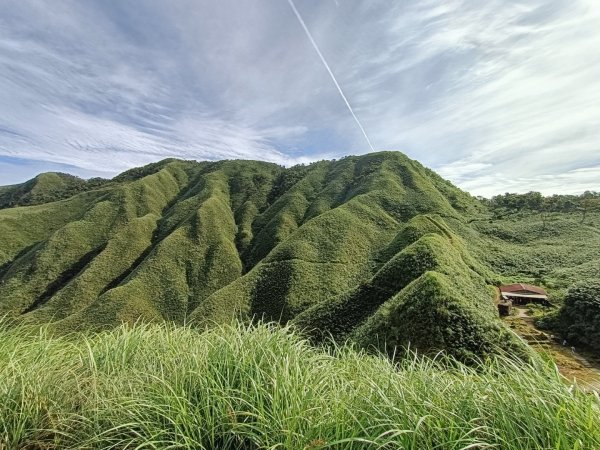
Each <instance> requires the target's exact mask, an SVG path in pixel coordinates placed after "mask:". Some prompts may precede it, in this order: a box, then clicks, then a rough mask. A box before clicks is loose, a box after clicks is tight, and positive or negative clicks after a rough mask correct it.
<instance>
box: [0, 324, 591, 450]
mask: <svg viewBox="0 0 600 450" xmlns="http://www.w3.org/2000/svg"><path fill="white" fill-rule="evenodd" d="M536 364H537V363H534V364H533V365H526V364H517V363H514V362H511V361H510V360H509V359H503V358H498V359H494V360H490V361H487V362H485V363H482V364H481V365H480V366H478V367H466V366H464V365H461V364H459V363H457V362H452V361H450V360H447V359H446V360H442V359H437V360H435V359H426V358H420V357H417V356H415V355H412V356H409V357H407V358H405V359H404V360H402V361H401V362H400V363H398V364H396V365H394V363H392V362H391V361H390V360H388V359H385V358H381V357H377V356H372V355H367V354H365V353H364V352H358V351H356V350H354V349H352V348H349V347H337V348H334V349H329V350H324V349H318V348H314V347H311V346H310V345H309V344H307V343H306V342H305V341H304V340H302V339H301V338H300V337H299V336H298V335H296V334H295V333H294V332H293V331H292V330H291V329H289V328H277V327H274V326H269V325H258V326H256V327H253V328H244V327H243V326H242V325H232V326H221V327H217V328H214V329H211V330H209V331H205V332H202V333H200V332H198V331H195V330H193V329H190V328H185V327H180V328H177V327H171V326H168V325H152V326H150V325H148V326H146V325H144V326H141V325H139V326H134V327H121V328H118V329H116V330H114V331H111V332H104V333H101V334H96V335H87V336H86V335H81V334H79V335H75V334H73V335H69V336H66V337H64V336H63V337H52V336H50V335H49V333H48V331H47V330H46V329H41V330H39V329H38V330H33V329H31V328H25V327H22V326H21V327H16V328H15V327H9V326H7V325H6V324H4V325H2V324H0V448H1V449H2V450H7V449H21V448H45V449H52V448H119V449H122V448H132V449H133V448H151V449H153V448H194V449H196V448H197V449H201V448H206V449H216V448H219V449H242V448H243V449H248V448H249V449H252V448H286V449H314V448H348V449H363V448H386V449H387V448H390V449H391V448H394V449H395V448H406V449H428V448H438V449H459V448H461V449H463V448H502V449H506V448H523V449H530V448H552V449H584V448H586V449H587V448H599V447H600V409H599V405H600V402H599V399H598V398H597V396H594V395H590V394H585V393H583V392H581V391H579V390H578V389H577V388H575V389H572V388H571V389H569V387H568V386H566V385H564V384H563V382H562V380H561V379H560V376H559V375H558V374H557V372H556V370H554V369H553V368H552V367H550V366H547V367H546V366H543V365H541V363H540V365H536Z"/></svg>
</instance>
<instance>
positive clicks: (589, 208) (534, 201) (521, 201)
mask: <svg viewBox="0 0 600 450" xmlns="http://www.w3.org/2000/svg"><path fill="white" fill-rule="evenodd" d="M479 200H480V201H482V202H483V203H484V204H485V205H487V206H488V207H489V208H490V209H491V210H492V211H493V212H494V213H495V214H497V215H504V214H512V213H518V212H536V213H540V214H546V213H552V212H560V213H580V214H581V222H584V221H585V219H586V217H587V215H588V214H589V213H591V212H594V211H600V192H595V191H585V192H584V193H583V194H580V195H559V194H554V195H551V196H543V195H542V194H541V193H540V192H535V191H530V192H527V193H525V194H516V193H509V192H507V193H505V194H501V195H495V196H494V197H492V198H491V199H487V198H483V197H479Z"/></svg>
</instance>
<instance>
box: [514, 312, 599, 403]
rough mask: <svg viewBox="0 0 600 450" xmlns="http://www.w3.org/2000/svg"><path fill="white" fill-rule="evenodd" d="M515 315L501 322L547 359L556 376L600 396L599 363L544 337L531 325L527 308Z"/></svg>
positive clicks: (568, 346)
mask: <svg viewBox="0 0 600 450" xmlns="http://www.w3.org/2000/svg"><path fill="white" fill-rule="evenodd" d="M514 309H516V310H517V314H516V315H513V316H510V317H507V318H505V319H504V320H505V321H506V322H507V324H508V326H510V328H512V329H513V331H515V332H516V333H517V334H518V335H519V336H521V337H522V338H523V339H525V340H526V341H527V342H528V343H529V345H530V346H531V347H533V348H534V349H535V350H537V351H539V352H541V353H545V354H547V355H549V356H550V357H551V358H552V359H553V360H554V362H555V363H556V366H557V367H558V370H559V372H560V373H561V374H562V375H563V376H564V377H565V378H566V379H567V380H568V381H573V380H575V381H576V382H577V384H578V385H580V386H581V387H583V388H584V389H589V390H595V391H596V392H600V360H598V359H597V358H594V356H592V355H589V354H582V353H581V352H580V351H578V350H577V349H576V348H572V347H571V346H570V345H569V344H568V343H567V345H564V346H563V345H562V343H561V342H560V341H559V340H558V339H556V338H553V336H551V335H550V334H548V333H545V332H543V331H541V330H539V329H538V328H536V326H535V324H534V318H533V317H531V316H529V314H528V313H527V308H525V307H515V308H514Z"/></svg>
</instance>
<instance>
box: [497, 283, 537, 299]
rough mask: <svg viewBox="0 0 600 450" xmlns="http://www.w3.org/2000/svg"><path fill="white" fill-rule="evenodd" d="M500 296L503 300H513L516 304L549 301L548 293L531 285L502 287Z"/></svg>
mask: <svg viewBox="0 0 600 450" xmlns="http://www.w3.org/2000/svg"><path fill="white" fill-rule="evenodd" d="M500 294H501V296H502V299H503V300H512V302H513V303H514V304H524V303H529V302H540V303H546V302H547V300H548V293H547V292H546V291H545V290H544V289H542V288H541V287H538V286H532V285H531V284H523V283H516V284H507V285H504V286H500Z"/></svg>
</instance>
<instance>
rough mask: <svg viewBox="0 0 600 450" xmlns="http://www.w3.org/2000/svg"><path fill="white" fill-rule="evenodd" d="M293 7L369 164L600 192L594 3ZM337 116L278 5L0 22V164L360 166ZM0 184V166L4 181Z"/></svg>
mask: <svg viewBox="0 0 600 450" xmlns="http://www.w3.org/2000/svg"><path fill="white" fill-rule="evenodd" d="M296 6H297V8H298V11H299V13H300V14H302V17H303V19H304V20H305V22H306V25H307V27H309V28H310V32H311V33H312V36H313V37H314V39H315V41H317V42H318V44H319V51H320V52H321V53H322V55H323V58H325V59H326V61H327V63H328V64H329V65H330V66H331V70H332V71H333V72H334V73H335V74H336V77H337V81H339V84H340V85H341V86H343V87H344V93H345V94H346V95H347V97H348V99H349V101H350V102H351V104H352V108H353V110H354V111H355V112H356V115H357V116H358V117H360V119H361V123H362V124H363V125H364V127H365V129H367V130H368V133H369V137H370V138H371V140H372V142H373V146H374V147H375V149H376V150H383V149H395V150H401V151H404V152H406V153H408V154H409V155H410V156H411V157H414V158H417V159H419V160H421V161H422V162H424V163H425V164H427V165H429V166H431V167H432V168H434V169H436V170H439V171H440V173H441V174H442V175H444V176H446V177H448V178H450V179H451V180H453V181H454V182H456V183H457V184H458V185H459V186H461V187H463V188H465V189H468V190H471V191H472V192H474V193H482V194H486V195H490V194H493V193H496V192H504V191H506V190H529V189H539V190H542V191H545V192H559V191H566V190H574V189H579V190H583V189H587V188H590V189H599V190H600V177H598V176H597V175H598V172H597V170H598V169H597V168H598V167H600V127H598V123H599V122H600V53H598V51H597V49H598V48H600V31H599V30H600V6H599V4H598V2H596V1H595V0H572V1H568V0H519V1H511V2H505V1H500V0H491V1H489V2H480V1H476V0H448V1H441V0H423V1H419V2H388V1H384V0H378V1H373V2H359V1H357V0H348V1H343V2H341V1H340V2H337V1H329V2H311V3H305V2H298V3H297V5H296ZM345 108H346V107H345V105H344V103H343V102H341V101H340V98H339V93H338V92H337V90H336V88H335V86H334V85H332V83H331V80H330V79H329V78H328V74H327V72H326V71H325V70H324V69H323V66H322V63H321V61H320V60H319V59H318V58H317V57H316V55H315V53H314V49H313V48H312V47H311V45H310V42H308V40H307V39H306V36H305V35H304V34H303V33H302V30H301V29H300V28H299V26H298V23H297V22H296V17H295V16H294V14H293V12H292V11H291V10H290V8H289V5H288V4H287V3H286V2H266V3H260V4H258V3H255V2H238V1H234V0H222V1H219V2H209V1H197V0H181V1H178V2H161V1H158V0H149V1H147V2H144V3H143V5H140V4H139V3H138V2H133V1H122V2H101V1H94V0H83V1H80V0H78V1H76V0H65V1H61V2H58V3H57V4H56V5H54V4H53V7H52V8H48V7H47V5H45V4H43V3H40V2H35V1H33V0H7V1H6V2H4V4H3V11H2V14H0V156H2V155H4V156H7V157H11V158H21V160H23V159H26V160H29V161H44V162H45V164H47V167H48V168H49V169H52V166H51V164H68V165H70V166H74V167H77V168H79V169H78V170H80V171H81V173H91V172H89V171H99V170H100V171H104V172H106V173H115V172H118V171H120V170H123V169H126V168H128V167H131V166H134V165H139V164H144V163H146V162H150V161H155V160H157V159H160V158H164V157H170V156H174V157H182V158H195V159H220V158H252V159H266V160H270V161H275V162H278V163H282V164H293V163H295V162H306V161H310V160H315V159H321V158H324V157H338V156H341V155H343V154H349V153H352V154H358V153H365V152H367V151H369V150H370V149H369V147H368V146H367V145H366V144H365V141H364V139H363V136H362V133H361V131H360V129H359V128H358V127H357V126H356V123H355V122H354V121H353V119H352V117H351V116H350V115H349V114H348V112H347V110H346V109H345ZM13 162H14V160H13ZM41 165H42V166H43V164H41ZM35 167H37V166H35ZM61 167H62V166H61ZM86 171H88V172H86ZM9 173H11V174H14V165H11V166H8V165H7V163H6V162H4V163H3V161H2V160H0V184H3V182H2V181H3V180H4V179H8V178H7V177H8V174H9ZM24 173H25V172H23V174H24ZM94 173H95V172H94ZM12 179H14V176H12V178H11V180H12Z"/></svg>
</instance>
